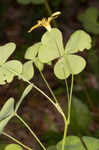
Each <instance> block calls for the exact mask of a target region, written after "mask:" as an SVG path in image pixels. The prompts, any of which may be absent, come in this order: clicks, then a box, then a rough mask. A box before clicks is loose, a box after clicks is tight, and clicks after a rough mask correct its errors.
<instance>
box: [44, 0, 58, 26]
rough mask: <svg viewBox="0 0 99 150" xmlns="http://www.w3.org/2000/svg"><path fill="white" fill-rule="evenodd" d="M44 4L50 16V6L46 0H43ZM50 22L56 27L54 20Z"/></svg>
mask: <svg viewBox="0 0 99 150" xmlns="http://www.w3.org/2000/svg"><path fill="white" fill-rule="evenodd" d="M44 5H45V8H46V10H47V12H48V14H49V16H51V15H52V10H51V8H50V6H49V4H48V0H44ZM52 22H53V24H54V27H57V24H56V22H55V20H53V21H52Z"/></svg>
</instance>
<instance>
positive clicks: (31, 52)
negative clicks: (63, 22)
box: [25, 42, 42, 60]
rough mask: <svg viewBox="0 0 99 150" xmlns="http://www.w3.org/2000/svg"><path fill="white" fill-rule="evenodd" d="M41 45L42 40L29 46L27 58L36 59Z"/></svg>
mask: <svg viewBox="0 0 99 150" xmlns="http://www.w3.org/2000/svg"><path fill="white" fill-rule="evenodd" d="M41 45H42V44H41V42H38V43H36V44H34V45H32V46H31V47H29V48H28V49H27V50H26V53H25V58H26V59H29V60H34V59H35V57H36V55H37V53H38V51H39V48H40V47H41Z"/></svg>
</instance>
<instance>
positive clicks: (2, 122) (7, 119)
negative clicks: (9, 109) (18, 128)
mask: <svg viewBox="0 0 99 150" xmlns="http://www.w3.org/2000/svg"><path fill="white" fill-rule="evenodd" d="M12 117H13V116H12V115H10V116H9V117H7V118H5V119H4V120H2V121H0V134H2V131H3V129H4V127H5V126H6V125H7V123H8V122H9V120H10V119H11V118H12Z"/></svg>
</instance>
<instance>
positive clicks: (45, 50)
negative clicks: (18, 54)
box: [38, 28, 64, 63]
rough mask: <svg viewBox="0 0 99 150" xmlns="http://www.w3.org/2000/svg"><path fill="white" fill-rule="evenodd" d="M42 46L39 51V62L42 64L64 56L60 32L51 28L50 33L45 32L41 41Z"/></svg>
mask: <svg viewBox="0 0 99 150" xmlns="http://www.w3.org/2000/svg"><path fill="white" fill-rule="evenodd" d="M41 42H42V46H41V48H40V49H39V54H38V56H39V60H40V61H41V62H43V63H47V62H49V61H52V60H54V59H55V58H58V57H61V56H63V54H64V48H63V40H62V34H61V32H60V31H59V30H58V29H56V28H53V29H52V30H51V31H50V32H49V31H47V32H46V33H45V34H44V35H43V36H42V39H41Z"/></svg>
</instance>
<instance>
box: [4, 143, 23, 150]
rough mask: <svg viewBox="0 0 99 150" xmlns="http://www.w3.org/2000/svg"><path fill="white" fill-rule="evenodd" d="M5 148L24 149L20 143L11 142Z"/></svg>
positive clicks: (9, 149)
mask: <svg viewBox="0 0 99 150" xmlns="http://www.w3.org/2000/svg"><path fill="white" fill-rule="evenodd" d="M4 150H23V148H22V147H21V146H20V145H18V144H9V145H7V146H6V147H5V149H4Z"/></svg>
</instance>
